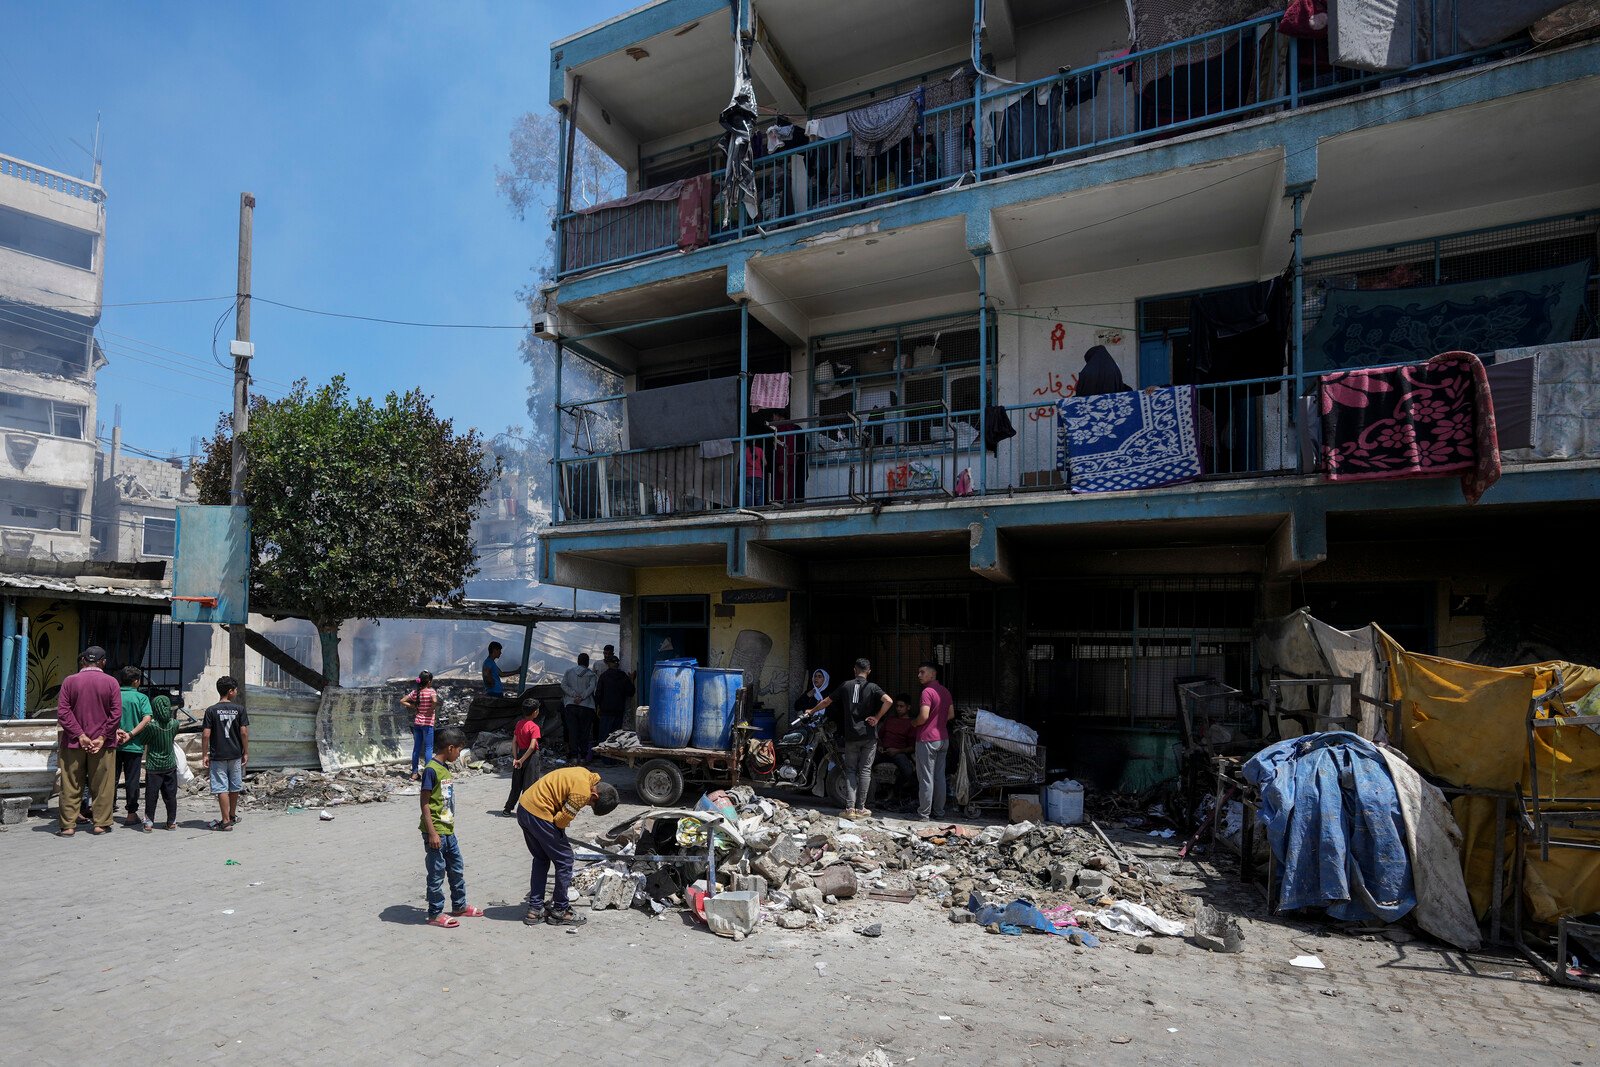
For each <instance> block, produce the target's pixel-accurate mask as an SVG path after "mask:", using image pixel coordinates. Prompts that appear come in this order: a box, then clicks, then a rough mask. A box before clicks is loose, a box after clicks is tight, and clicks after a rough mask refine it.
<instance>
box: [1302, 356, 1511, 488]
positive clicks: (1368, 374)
mask: <svg viewBox="0 0 1600 1067" xmlns="http://www.w3.org/2000/svg"><path fill="white" fill-rule="evenodd" d="M1318 388H1319V410H1320V412H1321V414H1322V440H1323V448H1322V462H1323V469H1324V471H1325V472H1326V474H1327V478H1328V480H1329V481H1333V482H1352V481H1363V480H1369V479H1376V478H1416V477H1430V476H1438V475H1445V474H1455V473H1458V472H1459V473H1460V474H1461V490H1462V493H1463V494H1465V496H1466V498H1467V502H1468V503H1477V501H1478V498H1479V497H1481V496H1483V494H1484V493H1485V492H1486V491H1487V490H1488V488H1489V487H1490V486H1491V485H1493V484H1494V483H1495V482H1497V481H1498V480H1499V479H1500V443H1499V440H1498V439H1497V437H1496V435H1495V427H1494V406H1493V404H1492V402H1491V400H1490V396H1489V381H1488V377H1487V375H1486V374H1485V373H1484V369H1483V363H1482V362H1481V361H1479V359H1478V357H1477V356H1475V355H1473V354H1472V353H1471V352H1446V353H1444V354H1443V355H1439V356H1434V357H1433V358H1432V359H1430V360H1428V361H1427V362H1426V363H1420V364H1412V365H1409V366H1397V367H1369V368H1365V369H1362V370H1350V371H1338V372H1334V373H1331V374H1325V375H1323V377H1322V380H1321V382H1320V384H1319V387H1318Z"/></svg>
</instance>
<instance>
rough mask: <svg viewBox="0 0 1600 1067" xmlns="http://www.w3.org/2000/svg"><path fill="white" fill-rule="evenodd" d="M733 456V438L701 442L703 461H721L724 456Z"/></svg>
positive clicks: (719, 438)
mask: <svg viewBox="0 0 1600 1067" xmlns="http://www.w3.org/2000/svg"><path fill="white" fill-rule="evenodd" d="M731 455H733V441H732V439H731V438H727V437H718V438H715V439H713V440H710V441H701V442H700V458H701V459H721V458H722V457H723V456H731Z"/></svg>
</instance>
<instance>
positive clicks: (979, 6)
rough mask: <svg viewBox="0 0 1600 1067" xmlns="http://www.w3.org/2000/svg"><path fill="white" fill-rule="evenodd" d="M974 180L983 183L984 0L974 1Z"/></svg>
mask: <svg viewBox="0 0 1600 1067" xmlns="http://www.w3.org/2000/svg"><path fill="white" fill-rule="evenodd" d="M972 178H973V180H974V181H980V182H981V181H983V0H972Z"/></svg>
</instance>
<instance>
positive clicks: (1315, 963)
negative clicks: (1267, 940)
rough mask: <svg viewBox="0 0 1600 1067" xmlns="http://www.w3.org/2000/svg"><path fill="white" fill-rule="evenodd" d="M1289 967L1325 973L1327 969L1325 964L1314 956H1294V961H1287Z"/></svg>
mask: <svg viewBox="0 0 1600 1067" xmlns="http://www.w3.org/2000/svg"><path fill="white" fill-rule="evenodd" d="M1289 966H1291V967H1306V968H1309V969H1310V970H1313V971H1325V970H1327V969H1328V967H1327V964H1325V963H1323V962H1322V961H1321V960H1319V959H1317V957H1315V956H1296V957H1295V958H1294V959H1292V960H1290V961H1289Z"/></svg>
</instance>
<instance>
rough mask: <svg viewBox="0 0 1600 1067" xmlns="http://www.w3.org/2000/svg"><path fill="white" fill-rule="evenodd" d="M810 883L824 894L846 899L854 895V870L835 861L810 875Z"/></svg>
mask: <svg viewBox="0 0 1600 1067" xmlns="http://www.w3.org/2000/svg"><path fill="white" fill-rule="evenodd" d="M811 880H812V884H814V885H815V886H816V887H817V888H818V889H819V890H821V891H822V894H823V895H824V896H831V897H838V898H839V899H840V900H848V899H849V898H850V897H853V896H855V895H856V872H855V871H854V870H852V869H851V868H850V867H849V866H847V865H846V864H843V863H836V864H834V865H833V866H832V867H827V868H825V869H823V870H822V871H820V872H818V873H817V874H814V875H812V877H811Z"/></svg>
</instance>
